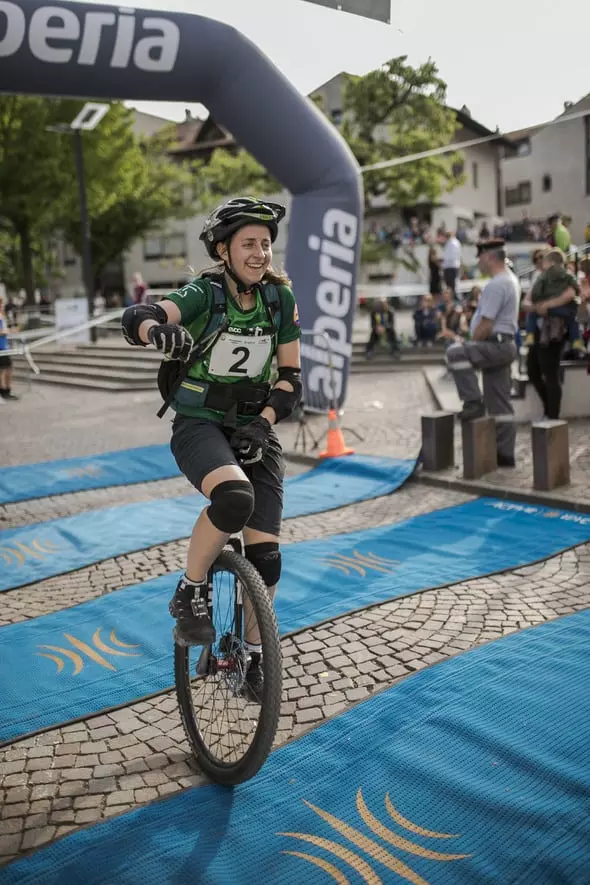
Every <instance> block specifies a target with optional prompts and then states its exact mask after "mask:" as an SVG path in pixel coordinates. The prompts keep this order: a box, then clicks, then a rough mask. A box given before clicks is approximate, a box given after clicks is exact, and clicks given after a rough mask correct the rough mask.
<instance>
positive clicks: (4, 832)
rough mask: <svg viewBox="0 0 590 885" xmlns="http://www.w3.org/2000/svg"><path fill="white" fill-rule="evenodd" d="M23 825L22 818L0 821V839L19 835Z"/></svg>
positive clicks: (8, 818) (9, 818)
mask: <svg viewBox="0 0 590 885" xmlns="http://www.w3.org/2000/svg"><path fill="white" fill-rule="evenodd" d="M23 823H24V821H23V818H22V817H7V818H6V820H0V837H2V836H12V835H14V834H15V833H20V832H21V830H22V828H23Z"/></svg>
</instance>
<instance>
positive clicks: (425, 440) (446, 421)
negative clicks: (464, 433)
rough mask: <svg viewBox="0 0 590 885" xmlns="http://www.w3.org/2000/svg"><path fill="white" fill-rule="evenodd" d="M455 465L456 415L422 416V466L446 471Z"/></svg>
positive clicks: (425, 468)
mask: <svg viewBox="0 0 590 885" xmlns="http://www.w3.org/2000/svg"><path fill="white" fill-rule="evenodd" d="M454 464H455V415H454V414H453V412H432V413H431V414H430V415H422V466H423V468H424V470H446V469H447V467H453V466H454Z"/></svg>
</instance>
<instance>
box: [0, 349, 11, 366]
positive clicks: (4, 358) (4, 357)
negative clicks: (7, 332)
mask: <svg viewBox="0 0 590 885" xmlns="http://www.w3.org/2000/svg"><path fill="white" fill-rule="evenodd" d="M11 366H12V360H11V358H10V357H9V356H8V354H2V353H1V352H0V370H2V369H10V367H11Z"/></svg>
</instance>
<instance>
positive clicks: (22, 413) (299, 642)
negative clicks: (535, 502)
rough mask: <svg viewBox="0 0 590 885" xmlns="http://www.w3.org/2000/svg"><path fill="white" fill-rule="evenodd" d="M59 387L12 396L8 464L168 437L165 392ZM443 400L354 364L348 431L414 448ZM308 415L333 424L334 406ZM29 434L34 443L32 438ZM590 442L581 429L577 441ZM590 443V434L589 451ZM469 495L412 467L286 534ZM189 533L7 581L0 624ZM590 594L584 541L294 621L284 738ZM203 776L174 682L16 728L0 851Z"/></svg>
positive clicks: (111, 498) (150, 569)
mask: <svg viewBox="0 0 590 885" xmlns="http://www.w3.org/2000/svg"><path fill="white" fill-rule="evenodd" d="M55 393H56V391H51V390H50V389H49V388H47V389H45V390H43V391H42V394H43V395H41V393H40V392H39V393H37V392H34V393H32V394H30V395H29V396H25V399H23V400H22V401H21V402H19V403H16V404H15V405H16V410H15V411H14V412H11V419H10V421H11V423H10V431H11V435H10V438H9V439H8V441H7V446H6V451H7V453H8V455H7V459H8V460H7V463H22V462H27V461H35V460H43V459H47V458H51V459H53V458H61V457H69V456H72V457H73V456H77V455H87V454H92V453H95V452H99V451H106V450H111V449H116V448H128V447H132V446H134V445H146V444H151V443H155V442H166V441H167V438H168V433H169V427H167V426H166V424H165V423H162V422H157V419H156V420H154V414H153V413H154V411H155V409H154V407H155V406H157V398H156V397H152V396H151V395H149V396H148V395H144V394H137V395H134V396H131V397H127V400H126V401H124V400H123V399H119V397H113V396H112V395H108V394H105V395H103V394H98V395H97V396H96V397H95V396H94V394H93V397H92V402H91V403H89V402H88V400H89V399H90V398H89V397H87V396H85V397H83V398H81V400H82V401H81V402H80V403H78V402H77V400H76V399H75V398H71V397H72V395H71V394H68V395H67V397H68V400H67V401H65V398H64V397H63V392H60V397H61V399H60V397H57V396H55ZM103 396H104V397H105V398H106V399H105V400H103V399H102V397H103ZM107 400H108V404H109V407H108V412H105V414H107V413H108V414H109V421H107V422H105V421H104V418H100V419H98V420H97V410H99V409H102V408H103V406H104V408H105V409H106V408H107V406H106V405H105V403H106V402H107ZM432 408H433V405H432V401H431V399H430V395H429V393H428V391H427V388H426V385H425V382H424V381H423V379H422V377H421V375H420V373H419V372H408V373H405V374H403V375H396V376H394V377H376V376H373V375H372V376H357V377H355V378H353V379H351V393H350V397H349V401H348V404H347V409H346V414H345V416H344V420H343V424H344V425H345V426H346V425H348V426H350V427H352V428H355V429H357V430H361V431H362V432H363V433H364V436H365V439H364V441H362V442H357V440H355V439H354V438H351V439H350V442H352V443H353V444H354V446H355V448H356V449H357V451H359V452H370V453H373V454H388V455H391V456H399V457H408V455H410V454H414V453H417V450H418V448H419V437H420V414H421V412H424V411H429V410H431V409H432ZM46 422H47V423H46ZM310 423H312V426H313V427H315V428H316V429H317V430H319V429H320V428H321V429H323V428H324V427H325V418H313V419H311V420H310ZM40 424H41V425H43V426H44V427H47V436H46V440H43V441H42V442H41V441H40V436H39V434H38V433H37V432H36V431H37V429H38V427H39V426H40ZM295 430H296V428H295V427H293V426H289V425H285V427H282V428H281V436H282V438H283V442H284V445H285V447H286V448H289V447H292V446H293V442H294V434H295ZM33 431H34V432H33ZM346 433H347V432H346V431H345V435H346ZM19 437H20V439H21V440H22V439H23V438H27V439H29V440H30V442H28V443H26V445H22V444H20V443H19V442H18V438H19ZM576 439H577V438H576ZM523 440H524V438H522V439H521V437H520V436H519V446H524V445H525V443H524V442H523ZM347 441H348V437H347ZM584 444H585V443H584V440H583V438H582V437H580V440H579V442H575V443H574V445H579V446H580V447H583V446H584ZM519 451H521V449H520V448H519ZM522 451H523V453H524V448H523V449H522ZM524 457H525V456H524V454H523V458H524ZM584 457H585V455H584V453H583V452H582V451H581V449H580V454H579V457H578V460H581V459H582V458H584ZM5 463H6V462H5ZM502 473H503V475H504V472H502ZM515 473H516V472H515V471H512V472H511V476H514V475H515ZM506 475H508V472H506ZM187 489H188V484H186V483H185V481H184V480H183V479H178V480H177V479H174V480H165V481H161V482H155V483H149V484H144V485H142V486H126V487H124V488H120V489H113V488H111V489H105V490H100V491H98V492H94V491H93V492H82V493H77V494H71V495H64V496H57V497H55V498H49V499H41V500H39V501H34V502H24V503H23V504H17V505H9V506H7V507H5V508H2V509H1V511H0V525H1V526H3V527H7V526H9V525H23V524H29V523H31V522H37V521H40V520H44V519H48V518H54V517H56V516H61V515H65V514H67V513H75V512H80V511H81V510H85V509H92V508H95V507H104V506H109V505H116V504H120V503H124V502H125V503H127V502H129V501H131V500H141V501H143V500H145V501H147V500H149V499H150V498H153V497H155V496H157V497H164V496H170V495H177V494H183V493H185V492H186V491H187ZM469 499H470V495H469V494H467V493H464V492H458V491H451V490H448V489H440V488H433V487H429V486H425V485H423V484H420V483H418V482H415V481H411V482H409V483H407V484H406V485H405V486H404V487H403V488H402V489H401V490H400V491H399V492H398V493H396V494H395V495H393V496H388V497H384V498H379V499H376V500H373V501H369V502H364V503H362V504H358V505H353V506H351V507H347V508H342V509H340V510H335V511H332V512H330V513H327V514H316V515H313V516H309V517H304V518H300V519H295V520H288V521H286V522H285V524H284V527H283V541H284V542H285V543H292V542H295V541H301V540H305V539H308V538H318V537H324V536H326V535H330V534H333V533H336V532H341V531H343V530H346V531H354V530H356V529H359V528H367V527H369V526H378V525H382V524H386V523H390V522H393V521H396V520H399V519H405V518H407V517H409V516H412V515H415V514H418V513H423V512H428V511H431V510H434V509H437V508H440V507H445V506H449V505H453V504H457V503H461V502H462V501H465V500H469ZM186 545H187V541H186V540H183V541H179V542H174V543H171V544H166V545H161V546H158V547H154V548H151V549H149V550H146V551H141V552H139V553H134V554H130V555H128V556H121V557H116V558H114V559H111V560H107V561H105V562H103V563H100V564H98V565H95V566H91V567H90V568H87V569H82V570H80V571H78V572H73V573H71V574H68V575H62V576H60V577H59V578H52V579H49V580H47V581H43V582H39V583H37V584H35V585H29V586H28V587H23V588H19V589H17V590H14V591H11V592H9V593H4V594H3V599H2V601H3V608H2V616H1V619H0V624H10V623H16V622H18V621H22V620H23V619H26V618H28V617H36V616H38V615H40V614H43V613H47V612H52V611H57V610H60V609H62V608H66V607H68V606H71V605H74V604H76V603H78V602H82V601H84V600H87V599H91V598H94V597H97V596H99V595H102V594H104V593H108V592H111V591H114V590H116V589H118V588H120V587H123V586H127V585H129V584H132V583H136V582H138V581H142V580H145V579H147V578H150V577H155V576H156V575H161V574H165V573H167V572H169V571H172V570H176V569H179V568H181V567H182V566H183V564H184V557H185V553H186ZM589 606H590V544H586V545H583V546H580V547H578V548H576V549H574V550H571V551H568V552H566V553H563V554H561V555H558V556H555V557H553V558H551V559H549V560H547V561H545V562H542V563H539V564H537V565H534V566H527V567H525V568H520V569H518V570H515V571H512V572H507V573H504V574H499V575H495V576H492V577H487V578H480V579H477V580H473V581H465V582H462V583H458V584H455V585H453V586H450V587H445V588H439V589H432V590H428V591H424V592H423V593H420V594H414V595H412V596H409V597H406V598H402V599H397V600H393V601H391V602H387V603H385V604H382V605H379V606H375V607H372V608H369V609H365V610H363V611H362V612H360V613H355V614H351V615H348V616H344V617H341V618H338V619H335V620H333V621H330V622H329V623H325V624H322V625H319V626H316V627H315V628H310V629H306V630H304V631H302V632H300V633H297V634H293V635H291V636H287V637H285V638H284V639H283V642H282V647H283V656H284V661H283V664H284V672H283V676H284V683H283V687H284V694H283V704H282V710H281V719H280V723H279V732H278V734H277V745H278V744H281V743H283V742H284V741H286V740H288V739H289V738H291V737H293V736H296V735H299V734H301V733H302V732H304V731H306V730H308V729H309V728H313V727H315V726H317V725H319V724H321V723H322V722H323V721H325V720H326V719H327V718H328V717H330V716H333V715H335V714H337V713H338V712H340V711H341V710H344V709H345V708H346V707H348V706H349V705H351V704H353V703H356V702H358V701H361V700H363V699H365V698H368V697H370V695H371V694H373V693H374V692H376V691H379V690H381V689H386V688H388V687H389V686H391V685H394V684H395V683H396V682H398V681H399V680H401V679H404V678H406V677H408V676H411V674H412V673H415V672H416V671H418V670H420V669H422V668H424V667H427V666H430V665H433V664H436V663H438V662H439V661H442V660H444V659H445V658H448V657H450V656H453V655H456V654H460V653H462V652H464V651H466V650H468V649H470V648H473V647H475V646H478V645H481V644H482V643H485V642H488V641H491V640H494V639H498V638H500V637H502V636H505V635H507V634H509V633H512V632H514V631H516V630H520V629H523V628H526V627H529V626H533V625H535V624H539V623H541V622H543V621H545V620H550V619H553V618H558V617H561V616H563V615H566V614H568V613H570V612H574V611H578V610H580V609H584V608H588V607H589ZM171 654H172V650H171ZM203 782H204V779H203V776H202V774H201V773H200V772H199V771H197V770H196V769H195V767H194V766H193V764H192V762H191V757H190V756H189V752H188V746H187V744H186V741H185V738H184V733H183V730H182V727H181V725H180V720H179V717H178V713H177V709H176V699H175V697H174V695H173V693H172V692H166V693H163V694H161V695H159V696H157V697H154V698H151V699H147V700H144V701H141V702H139V703H136V704H133V705H131V706H128V707H125V708H123V709H121V710H116V711H113V712H111V713H109V714H104V715H101V716H98V717H95V718H91V719H88V720H86V721H83V722H77V723H71V724H68V725H65V726H64V727H62V728H57V729H53V730H51V731H48V732H46V733H43V734H40V735H36V736H34V737H31V738H27V739H24V740H21V741H16V742H14V743H13V744H11V745H10V746H8V747H5V748H4V749H0V864H3V863H7V862H9V861H10V860H11V859H13V858H15V857H18V856H20V855H21V854H23V853H25V852H27V851H29V850H31V849H35V848H36V847H38V846H41V845H43V844H46V843H47V842H49V841H51V840H53V839H55V838H57V837H59V836H62V835H64V834H65V833H67V832H70V831H71V830H73V829H76V828H78V827H80V826H83V825H86V824H89V823H93V822H95V821H99V820H102V819H104V818H106V817H109V816H111V815H113V814H118V813H120V812H121V811H124V810H127V809H131V808H134V807H136V806H137V805H140V804H143V803H146V802H150V801H152V800H154V799H156V798H158V797H160V796H165V795H168V794H172V793H174V792H177V791H179V790H182V789H184V788H186V787H189V786H194V785H199V784H201V783H203Z"/></svg>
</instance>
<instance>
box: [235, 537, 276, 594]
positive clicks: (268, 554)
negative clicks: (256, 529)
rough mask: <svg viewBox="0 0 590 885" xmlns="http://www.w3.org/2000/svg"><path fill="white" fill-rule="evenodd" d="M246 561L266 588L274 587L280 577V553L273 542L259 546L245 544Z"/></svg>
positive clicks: (266, 542)
mask: <svg viewBox="0 0 590 885" xmlns="http://www.w3.org/2000/svg"><path fill="white" fill-rule="evenodd" d="M244 552H245V554H246V559H248V560H249V561H250V562H251V563H252V565H253V566H254V568H256V569H258V571H259V572H260V577H261V578H262V580H263V581H264V583H265V584H266V586H267V587H274V585H275V584H278V583H279V578H280V577H281V562H282V559H281V551H280V550H279V545H278V544H277V543H276V542H275V541H263V542H262V543H261V544H247V545H246V549H245V551H244Z"/></svg>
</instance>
